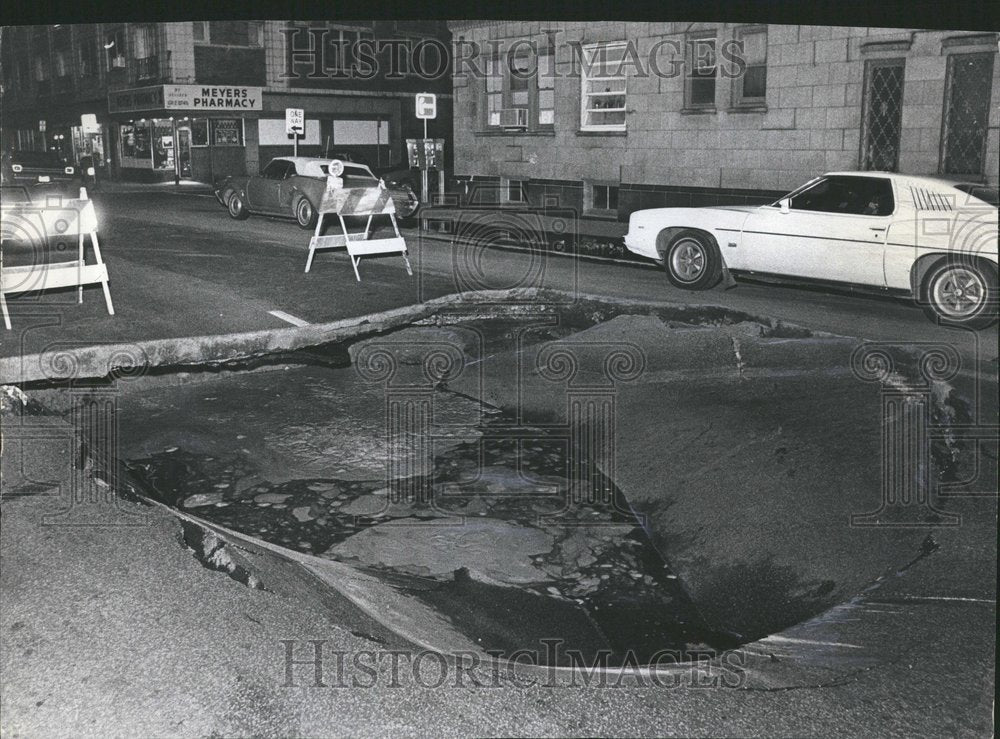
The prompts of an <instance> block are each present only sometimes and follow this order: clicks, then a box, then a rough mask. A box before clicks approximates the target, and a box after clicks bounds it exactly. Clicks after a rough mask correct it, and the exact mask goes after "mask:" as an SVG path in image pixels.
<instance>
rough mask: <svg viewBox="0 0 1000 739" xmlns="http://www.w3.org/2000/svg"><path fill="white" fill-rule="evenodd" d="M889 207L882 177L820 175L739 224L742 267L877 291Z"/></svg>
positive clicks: (891, 200)
mask: <svg viewBox="0 0 1000 739" xmlns="http://www.w3.org/2000/svg"><path fill="white" fill-rule="evenodd" d="M895 207H896V203H895V197H894V193H893V186H892V180H891V179H889V178H888V177H879V176H874V175H873V176H866V175H827V176H825V177H820V178H819V179H817V180H816V181H814V182H812V183H809V184H808V185H806V186H804V187H803V188H801V189H800V190H798V191H796V192H793V193H791V195H790V196H789V197H788V198H785V199H782V201H779V202H778V203H775V204H774V205H769V206H764V207H762V208H759V209H757V210H756V211H754V212H753V213H751V214H750V216H749V217H748V218H747V220H746V221H745V222H744V224H743V240H742V245H743V249H744V250H745V257H744V263H745V268H746V269H748V270H751V271H755V272H766V273H770V274H777V275H789V276H793V277H805V278H809V279H817V280H830V281H835V282H850V283H856V284H863V285H874V286H878V287H883V286H885V270H884V259H885V240H886V232H887V230H888V227H889V224H890V221H891V220H892V214H893V212H894V211H895Z"/></svg>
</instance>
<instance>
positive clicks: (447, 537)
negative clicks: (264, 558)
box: [116, 301, 954, 666]
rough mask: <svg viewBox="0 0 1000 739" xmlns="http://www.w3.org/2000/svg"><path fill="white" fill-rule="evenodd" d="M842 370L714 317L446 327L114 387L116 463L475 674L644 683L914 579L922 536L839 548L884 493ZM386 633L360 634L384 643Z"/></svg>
mask: <svg viewBox="0 0 1000 739" xmlns="http://www.w3.org/2000/svg"><path fill="white" fill-rule="evenodd" d="M855 346H856V342H852V341H847V340H844V339H843V338H842V337H829V336H816V335H813V334H812V333H811V332H810V331H808V330H805V329H801V328H797V327H792V326H787V325H783V324H778V323H773V322H769V321H766V320H761V319H756V318H754V317H751V316H744V315H738V314H737V315H733V314H727V313H726V312H725V311H711V310H709V311H703V312H700V313H699V312H698V311H696V310H691V309H663V308H660V309H656V310H652V309H650V310H644V309H640V308H637V307H636V306H609V305H608V304H603V303H596V302H589V303H588V302H586V301H580V302H578V303H577V304H575V305H574V306H572V307H570V308H567V307H565V306H563V307H556V308H551V307H546V308H544V309H542V310H539V309H537V308H536V307H527V308H525V307H515V308H510V307H500V308H497V307H493V308H490V309H484V308H481V307H480V308H476V309H474V310H468V309H467V310H456V311H453V312H452V313H444V312H442V313H438V314H436V315H434V316H432V317H431V318H429V319H425V320H422V321H418V322H416V323H414V324H411V325H408V326H405V327H403V328H396V329H393V330H390V331H386V332H384V333H371V334H368V335H365V336H362V337H359V338H358V339H355V340H353V341H350V342H346V343H337V344H330V345H324V346H317V347H311V348H308V349H303V350H298V351H292V352H286V353H282V354H274V355H268V356H265V357H259V358H257V359H255V360H252V361H240V362H230V363H222V364H215V365H205V366H200V367H192V366H187V367H175V368H165V369H163V370H158V371H157V372H154V373H152V374H150V375H149V376H146V377H139V378H134V379H132V380H131V381H130V382H129V383H125V384H124V392H123V393H122V394H121V396H120V397H119V398H118V401H117V424H118V429H119V442H118V448H117V450H116V454H117V457H118V458H119V459H120V460H121V461H122V462H123V463H124V465H125V467H126V468H127V470H128V473H129V477H130V479H131V480H132V481H133V482H134V483H135V487H136V489H138V490H139V491H140V492H142V493H143V494H144V495H146V496H147V497H149V498H152V499H155V500H157V501H159V502H161V503H164V504H166V505H168V506H171V507H174V508H175V509H177V510H178V511H181V512H183V513H185V514H187V515H189V516H192V517H194V518H196V519H199V520H201V521H204V522H207V523H208V524H211V525H213V526H217V527H222V529H223V530H228V531H232V532H238V533H240V534H241V535H243V536H246V537H250V538H252V539H255V540H260V541H264V542H268V543H269V544H270V545H273V546H274V547H278V548H280V550H281V551H285V552H287V553H289V555H290V556H292V557H293V558H294V557H296V556H301V557H303V558H318V559H321V560H328V561H332V562H337V563H340V564H342V565H346V566H348V567H351V568H354V569H356V570H357V571H359V572H363V573H366V575H370V576H372V577H373V578H374V579H375V580H376V581H378V582H379V583H380V584H381V586H382V587H384V588H387V589H391V590H392V592H393V594H394V597H401V598H403V601H404V603H411V604H412V605H413V608H414V609H415V610H420V611H421V612H424V613H432V614H435V616H434V617H433V618H432V619H430V620H431V621H433V620H434V619H436V618H440V619H443V623H446V624H447V625H448V629H449V630H450V631H449V633H452V634H457V635H460V636H461V637H462V638H463V639H464V640H465V643H470V644H474V645H475V646H476V647H477V648H479V649H482V650H483V651H485V652H489V653H493V654H500V655H508V656H509V655H512V654H518V653H525V652H528V653H530V654H533V655H535V659H537V660H538V662H540V663H546V662H549V663H553V664H563V665H565V664H570V663H572V661H573V660H574V659H583V660H586V661H588V663H590V664H593V663H594V661H599V660H602V659H603V660H605V664H608V665H609V666H614V665H637V664H638V665H642V664H649V663H651V662H656V663H658V664H661V665H662V664H663V663H664V661H665V655H666V661H677V662H682V661H686V660H691V659H695V658H702V657H704V656H706V655H712V654H716V653H718V652H719V651H720V650H724V649H727V648H731V647H734V646H736V645H738V644H740V643H745V642H747V641H751V640H753V639H756V638H760V637H762V636H764V635H766V634H769V633H773V632H775V631H778V630H780V629H782V628H785V627H787V626H789V625H792V624H794V623H797V622H800V621H802V620H804V619H807V618H810V617H812V616H814V615H817V614H819V613H821V612H822V611H824V610H825V609H827V608H829V607H830V606H832V605H834V604H836V603H839V602H842V601H843V600H846V599H847V598H849V597H852V596H853V595H855V594H856V593H858V592H859V591H860V590H861V589H862V588H864V587H865V586H867V585H868V584H870V583H871V582H872V581H874V580H877V579H878V578H879V577H880V576H881V575H882V574H884V573H885V572H886V571H891V570H892V569H893V568H895V567H898V566H899V565H901V564H903V563H906V562H909V561H910V560H912V557H913V553H914V552H915V551H917V549H918V547H919V543H920V540H921V539H922V536H923V535H922V534H920V533H919V532H914V531H912V530H903V529H898V528H896V529H893V528H891V527H890V528H889V529H887V530H885V531H884V532H880V534H879V535H878V536H871V535H870V533H869V532H861V533H859V531H858V530H857V529H853V528H852V527H851V526H849V525H847V523H846V522H847V521H848V520H849V517H850V515H852V514H856V513H865V512H866V511H869V510H871V509H875V508H877V507H878V502H879V500H878V482H879V480H880V479H881V477H880V468H879V453H878V452H879V444H880V438H881V437H880V427H881V417H880V415H879V413H880V409H881V406H880V395H879V392H878V388H877V387H875V386H873V384H872V383H870V382H868V383H865V382H862V381H860V380H859V379H858V377H857V376H855V373H852V372H851V371H850V370H849V368H848V367H847V364H848V362H847V360H848V358H849V356H850V350H851V349H853V348H854V347H855ZM876 384H877V383H876ZM948 453H949V454H951V458H954V453H953V450H951V451H949V452H948ZM929 515H930V516H932V517H933V516H934V515H936V514H935V513H933V512H931V513H930V514H929ZM310 561H311V560H310ZM263 585H264V587H267V583H266V582H264V583H263ZM334 587H336V584H335V583H334ZM376 600H377V599H376ZM376 611H377V609H376ZM398 611H399V606H398V605H397V606H395V607H394V608H393V609H387V610H386V612H385V613H384V614H380V613H378V612H376V614H375V615H376V617H377V618H378V617H380V618H383V619H384V620H385V621H386V622H387V623H386V625H387V626H388V628H389V629H390V630H395V631H397V632H400V633H402V634H403V635H404V636H405V635H406V633H405V632H406V631H407V627H406V626H405V625H400V624H399V623H394V621H393V620H394V619H396V618H397V616H398ZM394 614H396V615H394ZM432 630H433V629H432ZM427 641H428V640H427V639H426V638H425V639H423V640H422V643H424V644H426V643H427ZM553 643H555V644H557V645H558V648H557V649H556V650H555V652H553V650H552V644H553ZM433 646H434V647H435V648H439V649H441V650H442V651H447V650H448V649H449V647H450V646H452V645H451V644H449V643H448V637H446V636H442V637H441V641H440V642H439V643H435V644H433Z"/></svg>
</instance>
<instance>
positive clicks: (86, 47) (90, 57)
mask: <svg viewBox="0 0 1000 739" xmlns="http://www.w3.org/2000/svg"><path fill="white" fill-rule="evenodd" d="M95 74H97V43H96V41H95V40H94V38H93V37H91V38H85V39H83V41H81V42H80V76H81V77H90V76H91V75H95Z"/></svg>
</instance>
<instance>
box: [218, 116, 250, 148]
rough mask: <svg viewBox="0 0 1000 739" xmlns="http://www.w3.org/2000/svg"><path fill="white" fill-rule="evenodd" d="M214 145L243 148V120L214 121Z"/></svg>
mask: <svg viewBox="0 0 1000 739" xmlns="http://www.w3.org/2000/svg"><path fill="white" fill-rule="evenodd" d="M212 144H214V145H215V146H243V119H241V118H215V119H213V120H212Z"/></svg>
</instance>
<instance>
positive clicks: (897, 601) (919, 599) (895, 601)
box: [868, 595, 997, 606]
mask: <svg viewBox="0 0 1000 739" xmlns="http://www.w3.org/2000/svg"><path fill="white" fill-rule="evenodd" d="M868 602H869V603H871V604H872V605H874V606H889V605H892V606H898V605H905V604H907V603H912V604H921V603H923V604H927V603H982V604H984V605H990V606H995V605H996V604H997V602H996V600H994V599H993V598H961V597H958V596H948V595H903V596H900V597H898V598H884V599H882V600H872V601H868Z"/></svg>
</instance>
